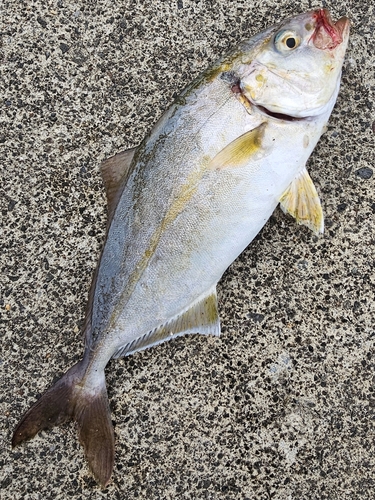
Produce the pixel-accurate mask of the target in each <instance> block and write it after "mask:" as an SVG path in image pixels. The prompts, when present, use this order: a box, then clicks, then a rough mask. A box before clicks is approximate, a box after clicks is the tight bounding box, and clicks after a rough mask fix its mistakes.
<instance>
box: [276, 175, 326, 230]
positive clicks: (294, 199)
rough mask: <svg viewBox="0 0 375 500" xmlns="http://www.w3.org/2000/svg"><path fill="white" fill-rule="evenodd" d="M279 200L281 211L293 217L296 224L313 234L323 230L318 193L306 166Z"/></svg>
mask: <svg viewBox="0 0 375 500" xmlns="http://www.w3.org/2000/svg"><path fill="white" fill-rule="evenodd" d="M279 201H280V207H281V209H282V210H283V212H284V213H288V214H290V215H291V216H292V217H294V218H295V219H296V221H297V223H298V224H303V225H305V226H307V227H308V228H310V229H311V230H312V231H313V232H314V233H315V234H319V233H323V232H324V217H323V210H322V206H321V204H320V200H319V195H318V193H317V191H316V189H315V186H314V183H313V181H312V180H311V177H310V176H309V174H308V172H307V170H306V167H305V168H304V169H303V170H302V171H301V172H300V173H299V174H298V175H297V177H296V178H295V179H294V180H293V181H292V182H291V184H290V185H289V187H288V189H286V191H284V193H283V195H282V196H281V198H280V200H279Z"/></svg>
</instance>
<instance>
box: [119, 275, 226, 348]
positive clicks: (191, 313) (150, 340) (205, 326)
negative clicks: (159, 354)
mask: <svg viewBox="0 0 375 500" xmlns="http://www.w3.org/2000/svg"><path fill="white" fill-rule="evenodd" d="M188 333H201V334H203V335H217V336H219V335H220V320H219V314H218V308H217V296H216V284H215V286H214V287H213V288H211V289H210V290H209V291H208V293H207V294H205V295H204V296H203V297H201V298H200V299H198V300H197V301H196V302H194V304H193V305H192V306H191V307H189V308H188V309H187V310H186V311H183V312H182V313H180V314H179V315H178V316H176V317H174V318H172V319H170V320H169V321H168V322H167V323H165V324H163V325H160V326H159V327H157V328H155V329H154V330H152V331H151V332H148V333H146V334H145V335H143V336H142V337H139V338H137V339H135V340H133V341H132V342H130V343H128V344H126V345H124V346H122V347H121V348H120V349H119V350H118V351H117V352H116V353H115V354H114V355H113V357H114V358H120V357H121V356H127V355H129V354H133V353H134V352H137V351H142V350H143V349H147V348H148V347H151V346H154V345H157V344H161V343H162V342H166V341H167V340H170V339H173V338H175V337H180V336H181V335H186V334H188Z"/></svg>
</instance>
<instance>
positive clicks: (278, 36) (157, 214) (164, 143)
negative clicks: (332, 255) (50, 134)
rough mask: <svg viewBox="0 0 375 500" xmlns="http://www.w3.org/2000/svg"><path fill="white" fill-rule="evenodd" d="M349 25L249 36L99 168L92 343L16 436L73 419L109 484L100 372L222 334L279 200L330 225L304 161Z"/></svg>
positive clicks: (89, 321)
mask: <svg viewBox="0 0 375 500" xmlns="http://www.w3.org/2000/svg"><path fill="white" fill-rule="evenodd" d="M348 32H349V21H348V20H347V19H346V18H342V19H340V20H339V21H337V22H336V23H333V22H332V20H331V19H330V16H329V13H328V12H327V11H326V10H324V9H321V10H317V11H313V12H308V13H305V14H301V15H299V16H296V17H294V18H291V19H287V20H286V21H284V22H282V23H280V24H279V25H277V26H274V27H272V28H269V29H268V30H266V31H265V32H264V33H261V34H260V35H257V36H255V37H253V38H251V39H250V40H248V41H246V42H243V43H242V44H241V45H240V46H239V47H237V48H236V49H235V50H233V51H232V52H231V53H229V54H228V55H227V56H225V57H224V58H223V59H222V60H220V61H219V62H218V63H217V64H215V65H214V66H213V67H211V68H209V69H208V70H207V71H206V72H205V73H203V75H201V76H200V77H199V78H198V79H197V80H195V81H194V82H193V83H192V84H191V85H189V86H188V87H187V88H186V89H185V90H184V91H183V93H182V94H181V95H180V97H179V98H178V99H177V100H176V102H175V103H174V104H173V105H172V106H171V107H170V108H169V110H168V111H167V112H166V113H165V114H164V115H163V116H162V117H161V119H160V120H159V122H158V123H157V124H156V125H155V127H154V128H153V130H152V132H151V133H150V135H149V136H148V137H146V138H145V140H144V141H143V142H142V144H141V145H140V146H139V147H138V148H135V149H133V150H128V151H125V152H123V153H120V154H118V155H116V156H115V157H113V158H110V159H109V160H106V162H104V164H103V166H102V171H103V178H104V183H105V186H106V190H107V196H108V212H109V215H108V227H107V237H106V241H105V244H104V248H103V251H102V255H101V258H100V262H99V265H98V268H97V271H96V273H95V276H94V279H93V283H92V287H91V292H90V298H89V303H88V307H87V312H86V320H85V327H84V335H85V344H86V345H85V353H84V356H83V359H82V360H81V361H80V362H79V363H77V364H76V365H75V366H73V367H72V368H71V369H70V370H69V371H68V372H67V373H66V374H65V375H64V376H63V377H62V378H61V379H60V380H59V381H58V382H57V383H56V384H55V385H54V386H53V387H51V388H50V389H49V390H47V391H46V393H45V394H44V395H43V396H42V397H41V398H40V399H39V400H38V401H37V402H36V403H35V405H34V406H32V407H31V408H30V410H29V411H28V412H27V413H26V414H25V415H24V417H23V419H22V420H21V421H20V423H19V424H18V426H17V428H16V430H15V432H14V436H13V445H17V444H19V443H20V442H21V441H23V440H24V439H27V438H30V437H32V436H34V435H35V434H36V433H37V432H38V431H39V430H40V429H42V428H45V427H51V426H52V425H56V424H60V423H61V422H63V421H65V420H68V419H74V420H75V421H76V422H77V426H78V433H79V437H80V440H81V442H82V444H83V446H84V449H85V453H86V456H87V459H88V462H89V464H90V467H91V470H92V471H93V474H94V476H95V477H96V479H97V480H98V482H99V483H100V484H101V485H102V486H105V485H106V484H107V483H108V482H109V479H110V476H111V472H112V468H113V462H114V432H113V428H112V423H111V419H110V413H109V409H108V399H107V391H106V385H105V376H104V368H105V366H106V364H107V363H108V361H109V359H110V358H111V357H119V356H123V355H129V354H131V353H134V352H136V351H139V350H141V349H145V348H147V347H149V346H152V345H156V344H158V343H160V342H163V341H165V340H168V339H170V338H173V337H176V336H178V335H184V334H187V333H203V334H214V335H219V333H220V322H219V316H218V308H217V299H216V285H217V282H218V281H219V279H220V278H221V276H222V274H223V272H224V271H225V270H226V268H227V267H228V266H229V265H230V264H231V263H232V262H233V260H234V259H235V258H236V257H237V256H238V255H239V254H240V253H241V252H242V251H243V250H244V248H245V247H246V246H247V245H248V244H249V243H250V242H251V241H252V239H253V238H254V237H255V236H256V234H257V233H258V232H259V231H260V229H261V228H262V227H263V225H264V224H265V223H266V221H267V220H268V218H269V217H270V216H271V214H272V212H273V211H274V209H275V207H276V206H277V204H278V203H280V204H281V206H282V208H283V209H284V211H286V212H289V213H290V214H292V215H293V216H294V217H295V218H296V220H297V222H299V223H302V224H306V225H307V226H309V227H310V228H311V229H312V230H313V231H315V232H316V233H319V232H322V231H323V215H322V210H321V206H320V202H319V197H318V195H317V193H316V190H315V187H314V185H313V183H312V181H311V179H310V177H309V175H308V173H307V170H306V168H305V164H306V161H307V159H308V158H309V156H310V154H311V152H312V150H313V149H314V147H315V145H316V143H317V141H318V140H319V137H320V136H321V134H322V132H323V130H324V128H325V126H326V123H327V120H328V118H329V115H330V113H331V111H332V108H333V106H334V104H335V101H336V97H337V94H338V90H339V84H340V74H341V67H342V63H343V59H344V54H345V50H346V46H347V41H348Z"/></svg>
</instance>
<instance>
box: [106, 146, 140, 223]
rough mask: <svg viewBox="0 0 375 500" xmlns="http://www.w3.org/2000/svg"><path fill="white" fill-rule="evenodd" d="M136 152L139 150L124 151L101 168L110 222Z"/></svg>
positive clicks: (108, 160) (108, 159)
mask: <svg viewBox="0 0 375 500" xmlns="http://www.w3.org/2000/svg"><path fill="white" fill-rule="evenodd" d="M136 150H137V148H132V149H127V150H125V151H122V152H121V153H118V154H116V155H114V156H112V157H111V158H107V159H106V160H104V161H103V162H102V164H101V166H100V168H101V172H102V177H103V183H104V187H105V190H106V193H107V205H108V222H109V221H110V220H111V219H112V216H113V212H114V211H115V208H116V206H117V203H118V200H119V198H120V196H121V193H122V189H123V187H124V183H125V182H126V180H127V178H128V173H129V170H130V165H131V163H132V160H133V157H134V153H135V152H136Z"/></svg>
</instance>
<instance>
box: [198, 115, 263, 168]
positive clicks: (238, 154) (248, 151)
mask: <svg viewBox="0 0 375 500" xmlns="http://www.w3.org/2000/svg"><path fill="white" fill-rule="evenodd" d="M265 127H266V123H261V124H260V125H259V126H258V127H256V128H254V129H253V130H250V131H249V132H245V133H244V134H242V135H240V137H237V139H235V140H234V141H232V142H231V143H229V144H228V145H227V146H225V148H224V149H222V150H221V151H220V152H219V153H218V154H217V155H216V156H215V157H214V158H213V159H212V160H211V161H210V163H209V164H208V168H210V169H212V170H221V169H223V168H233V167H244V166H245V165H246V164H247V163H249V161H250V159H251V157H252V156H254V155H255V154H256V153H258V152H259V150H260V149H261V147H262V138H263V134H264V129H265Z"/></svg>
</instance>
